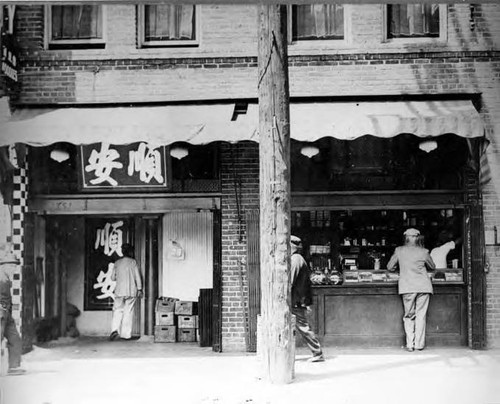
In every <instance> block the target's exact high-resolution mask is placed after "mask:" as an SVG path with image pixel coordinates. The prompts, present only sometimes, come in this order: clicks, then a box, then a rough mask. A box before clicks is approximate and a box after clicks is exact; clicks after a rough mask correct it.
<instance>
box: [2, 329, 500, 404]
mask: <svg viewBox="0 0 500 404" xmlns="http://www.w3.org/2000/svg"><path fill="white" fill-rule="evenodd" d="M326 356H327V360H326V362H322V363H309V362H307V361H306V359H307V357H308V354H307V351H305V350H303V349H299V350H298V355H297V360H296V363H295V374H296V378H295V380H294V382H293V383H291V384H288V385H284V386H275V385H269V384H267V383H266V382H263V381H261V380H259V379H258V377H257V376H258V366H259V364H258V362H257V358H256V356H255V355H254V354H235V353H222V354H219V353H215V352H212V351H211V349H210V348H200V347H198V346H197V345H196V344H182V346H181V344H154V343H151V342H149V341H127V342H125V341H123V342H116V343H111V342H108V341H105V340H102V339H101V340H89V341H87V340H82V341H78V342H71V343H64V342H63V343H60V344H59V345H58V344H55V345H54V346H51V347H49V348H47V347H45V348H39V347H35V349H34V350H33V351H32V352H30V353H28V354H26V355H24V357H23V363H24V365H23V366H24V367H25V368H26V369H27V370H28V373H27V374H26V375H23V376H8V377H4V378H2V379H1V380H0V383H1V389H2V397H1V401H0V403H1V404H104V403H105V404H128V403H130V404H132V403H134V404H138V403H148V404H149V403H189V404H191V403H193V404H194V403H202V404H212V403H217V404H240V403H245V404H247V403H250V404H265V403H270V404H276V403H279V404H281V403H287V404H289V403H306V404H309V403H310V404H313V403H314V404H317V403H339V404H340V403H346V404H357V403H360V404H361V403H363V404H364V403H384V404H385V403H404V404H411V403H418V404H423V403H425V404H434V403H435V404H447V403H453V404H500V350H489V351H472V350H469V349H466V348H462V349H457V348H453V349H445V348H429V349H427V350H425V351H422V352H414V353H408V352H406V351H404V350H399V349H353V350H345V349H342V350H337V349H333V348H332V349H327V350H326Z"/></svg>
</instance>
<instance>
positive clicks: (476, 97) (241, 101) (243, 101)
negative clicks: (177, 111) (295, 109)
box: [14, 92, 481, 142]
mask: <svg viewBox="0 0 500 404" xmlns="http://www.w3.org/2000/svg"><path fill="white" fill-rule="evenodd" d="M480 99H481V93H479V92H477V93H439V94H377V95H341V96H337V95H325V96H314V97H311V96H305V97H290V103H291V104H294V103H318V102H322V103H328V102H332V103H333V102H384V101H385V102H402V101H466V100H470V101H472V102H473V103H474V105H475V106H476V108H478V106H480ZM220 104H235V113H236V114H238V115H244V113H243V112H241V111H240V110H242V108H243V106H245V105H248V104H258V99H257V98H223V99H207V100H189V101H186V100H185V101H149V102H110V103H98V104H97V103H78V104H77V103H75V104H68V103H67V102H65V103H61V104H58V103H51V104H33V103H22V104H17V105H16V106H14V109H28V108H36V109H45V108H47V109H50V108H96V109H97V108H111V107H131V108H134V107H144V108H146V107H162V106H165V107H166V106H179V105H220ZM245 109H246V108H245ZM478 109H479V108H478ZM245 113H246V112H245ZM220 142H224V141H223V140H221V141H220Z"/></svg>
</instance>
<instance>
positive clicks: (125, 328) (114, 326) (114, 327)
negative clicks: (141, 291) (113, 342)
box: [111, 296, 137, 339]
mask: <svg viewBox="0 0 500 404" xmlns="http://www.w3.org/2000/svg"><path fill="white" fill-rule="evenodd" d="M136 300H137V297H127V296H125V297H124V296H115V301H114V303H113V319H112V320H111V332H113V331H116V332H117V333H118V334H120V337H121V338H124V339H130V338H131V337H132V325H133V321H134V306H135V302H136Z"/></svg>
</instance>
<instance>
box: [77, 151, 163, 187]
mask: <svg viewBox="0 0 500 404" xmlns="http://www.w3.org/2000/svg"><path fill="white" fill-rule="evenodd" d="M79 161H80V170H79V171H80V174H81V175H80V177H81V186H82V189H83V190H99V189H102V190H110V189H113V190H115V189H131V188H134V189H137V188H149V189H150V188H155V189H157V188H160V189H161V188H164V189H165V190H166V189H167V188H168V185H169V181H168V180H167V177H168V174H169V173H168V172H167V163H166V152H165V146H152V145H150V144H148V143H144V142H141V143H133V144H129V145H110V144H108V143H94V144H90V145H82V146H80V158H79Z"/></svg>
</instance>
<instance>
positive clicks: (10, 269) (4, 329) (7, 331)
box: [0, 254, 25, 375]
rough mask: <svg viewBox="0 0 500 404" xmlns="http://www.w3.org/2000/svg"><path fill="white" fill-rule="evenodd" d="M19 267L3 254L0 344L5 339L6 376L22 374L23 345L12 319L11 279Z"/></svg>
mask: <svg viewBox="0 0 500 404" xmlns="http://www.w3.org/2000/svg"><path fill="white" fill-rule="evenodd" d="M16 265H19V260H18V259H17V257H16V256H15V255H14V254H3V255H2V256H1V257H0V329H1V335H0V343H1V342H2V341H3V339H4V338H5V339H6V340H7V348H8V350H9V371H8V374H10V375H13V374H16V375H17V374H23V373H25V370H24V369H22V368H21V367H20V366H21V353H22V348H23V344H22V341H21V337H20V336H19V333H18V331H17V328H16V323H15V321H14V319H13V318H12V294H11V288H12V279H13V277H14V272H15V270H16Z"/></svg>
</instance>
